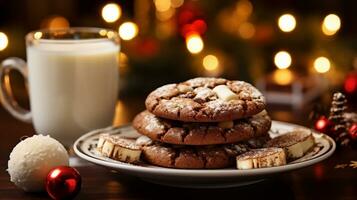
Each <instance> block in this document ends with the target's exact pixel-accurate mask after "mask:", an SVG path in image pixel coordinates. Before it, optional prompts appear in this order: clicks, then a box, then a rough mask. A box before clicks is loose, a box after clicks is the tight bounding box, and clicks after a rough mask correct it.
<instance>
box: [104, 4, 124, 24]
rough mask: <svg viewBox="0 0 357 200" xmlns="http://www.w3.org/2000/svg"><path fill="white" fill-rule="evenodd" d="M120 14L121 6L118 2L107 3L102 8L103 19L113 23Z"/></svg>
mask: <svg viewBox="0 0 357 200" xmlns="http://www.w3.org/2000/svg"><path fill="white" fill-rule="evenodd" d="M120 16H121V8H120V6H119V5H118V4H115V3H109V4H107V5H105V6H104V7H103V9H102V17H103V19H104V21H106V22H108V23H113V22H115V21H117V20H118V19H119V18H120Z"/></svg>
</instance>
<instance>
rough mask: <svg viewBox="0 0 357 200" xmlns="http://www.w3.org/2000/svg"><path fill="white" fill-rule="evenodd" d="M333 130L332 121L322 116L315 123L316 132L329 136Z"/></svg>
mask: <svg viewBox="0 0 357 200" xmlns="http://www.w3.org/2000/svg"><path fill="white" fill-rule="evenodd" d="M332 129H333V123H332V122H331V121H330V120H328V118H327V117H325V116H321V117H320V118H319V119H318V120H317V121H316V122H315V130H317V131H319V132H321V133H326V134H329V133H331V132H332Z"/></svg>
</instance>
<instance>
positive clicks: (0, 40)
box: [0, 32, 9, 51]
mask: <svg viewBox="0 0 357 200" xmlns="http://www.w3.org/2000/svg"><path fill="white" fill-rule="evenodd" d="M8 44H9V39H8V38H7V36H6V34H5V33H3V32H0V51H2V50H4V49H5V48H6V47H7V45H8Z"/></svg>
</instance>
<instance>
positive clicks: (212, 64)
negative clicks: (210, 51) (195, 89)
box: [202, 55, 219, 71]
mask: <svg viewBox="0 0 357 200" xmlns="http://www.w3.org/2000/svg"><path fill="white" fill-rule="evenodd" d="M202 64H203V67H204V68H205V70H207V71H214V70H216V69H217V68H218V65H219V61H218V58H217V57H216V56H214V55H207V56H205V57H204V58H203V60H202Z"/></svg>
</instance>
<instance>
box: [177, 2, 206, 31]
mask: <svg viewBox="0 0 357 200" xmlns="http://www.w3.org/2000/svg"><path fill="white" fill-rule="evenodd" d="M177 16H178V18H177V19H178V22H177V23H178V29H179V31H180V33H181V35H182V36H183V37H185V38H186V37H187V36H188V35H190V34H193V33H196V34H199V35H203V34H204V33H205V32H206V30H207V23H206V21H205V20H204V19H203V15H202V11H201V9H200V7H199V6H197V5H196V4H194V3H187V4H185V5H184V6H182V8H181V9H180V11H179V13H178V15H177Z"/></svg>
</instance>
